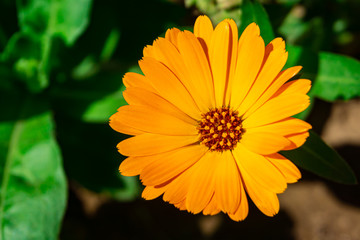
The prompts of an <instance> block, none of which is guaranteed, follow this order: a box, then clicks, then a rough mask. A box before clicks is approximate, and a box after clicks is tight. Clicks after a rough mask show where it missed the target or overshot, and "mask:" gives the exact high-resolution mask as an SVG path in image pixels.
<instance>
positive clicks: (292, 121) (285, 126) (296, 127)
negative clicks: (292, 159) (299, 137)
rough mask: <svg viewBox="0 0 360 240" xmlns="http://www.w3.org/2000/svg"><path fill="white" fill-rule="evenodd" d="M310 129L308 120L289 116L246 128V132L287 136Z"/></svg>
mask: <svg viewBox="0 0 360 240" xmlns="http://www.w3.org/2000/svg"><path fill="white" fill-rule="evenodd" d="M309 129H311V125H310V124H308V123H307V122H305V121H303V120H300V119H297V118H293V117H289V118H285V119H283V120H281V121H278V122H274V123H271V124H268V125H264V126H260V127H254V128H248V129H246V133H247V134H248V133H253V132H269V133H275V134H279V135H281V136H286V135H290V134H294V133H301V132H305V131H307V130H309Z"/></svg>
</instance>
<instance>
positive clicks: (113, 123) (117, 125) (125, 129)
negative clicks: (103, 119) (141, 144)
mask: <svg viewBox="0 0 360 240" xmlns="http://www.w3.org/2000/svg"><path fill="white" fill-rule="evenodd" d="M114 115H115V116H114ZM109 125H110V127H111V128H112V129H114V130H115V131H117V132H120V133H123V134H127V135H139V134H142V133H145V132H144V131H142V130H139V129H136V128H132V127H130V126H128V124H123V123H122V122H121V121H119V119H118V118H117V117H116V113H115V114H113V115H112V116H111V117H110V122H109Z"/></svg>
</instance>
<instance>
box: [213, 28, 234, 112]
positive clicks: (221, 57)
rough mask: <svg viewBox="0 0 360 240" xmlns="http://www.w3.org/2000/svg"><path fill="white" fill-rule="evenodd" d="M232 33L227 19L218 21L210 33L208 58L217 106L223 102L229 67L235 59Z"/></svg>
mask: <svg viewBox="0 0 360 240" xmlns="http://www.w3.org/2000/svg"><path fill="white" fill-rule="evenodd" d="M233 34H234V33H232V29H231V26H230V24H229V21H222V22H221V23H219V24H218V25H217V26H216V28H215V30H214V32H213V35H212V38H211V42H210V47H209V60H210V65H211V70H212V73H213V80H214V90H215V102H216V106H217V107H222V106H223V105H224V104H225V93H226V86H227V84H228V79H229V74H230V71H231V67H232V65H233V64H234V63H231V60H233V61H236V60H235V59H236V56H232V52H233V48H234V47H236V43H234V42H233Z"/></svg>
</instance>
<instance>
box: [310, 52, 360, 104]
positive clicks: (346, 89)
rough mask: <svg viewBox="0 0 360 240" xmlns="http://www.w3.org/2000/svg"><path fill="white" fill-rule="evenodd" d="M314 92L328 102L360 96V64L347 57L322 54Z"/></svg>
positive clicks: (313, 88)
mask: <svg viewBox="0 0 360 240" xmlns="http://www.w3.org/2000/svg"><path fill="white" fill-rule="evenodd" d="M312 92H313V94H314V95H315V96H316V97H319V98H321V99H323V100H327V101H335V100H337V99H344V100H349V99H351V98H354V97H359V96H360V62H359V61H358V60H355V59H353V58H350V57H347V56H341V55H338V54H334V53H328V52H320V54H319V69H318V72H317V76H316V78H315V82H314V86H313V87H312Z"/></svg>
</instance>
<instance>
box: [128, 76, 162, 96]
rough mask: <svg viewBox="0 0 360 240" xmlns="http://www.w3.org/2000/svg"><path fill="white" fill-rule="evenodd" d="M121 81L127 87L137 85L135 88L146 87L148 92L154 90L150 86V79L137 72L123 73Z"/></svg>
mask: <svg viewBox="0 0 360 240" xmlns="http://www.w3.org/2000/svg"><path fill="white" fill-rule="evenodd" d="M123 83H124V85H125V86H126V87H127V88H129V87H137V88H143V89H146V90H147V91H150V92H156V91H155V89H154V88H153V87H152V86H151V83H150V81H149V80H148V79H146V77H145V76H143V75H141V74H138V73H133V72H128V73H125V75H124V77H123Z"/></svg>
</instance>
